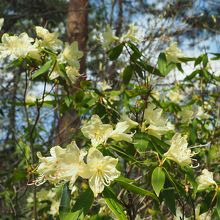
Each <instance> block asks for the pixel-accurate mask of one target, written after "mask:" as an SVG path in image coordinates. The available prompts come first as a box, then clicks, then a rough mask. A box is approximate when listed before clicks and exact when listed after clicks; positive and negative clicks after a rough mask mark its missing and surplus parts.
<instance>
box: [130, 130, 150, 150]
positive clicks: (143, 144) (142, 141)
mask: <svg viewBox="0 0 220 220" xmlns="http://www.w3.org/2000/svg"><path fill="white" fill-rule="evenodd" d="M133 140H134V141H133V144H134V147H135V148H136V149H137V150H138V151H140V152H145V151H146V149H147V147H148V144H149V139H148V138H147V137H146V134H145V133H136V134H135V135H134V139H133Z"/></svg>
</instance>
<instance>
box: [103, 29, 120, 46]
mask: <svg viewBox="0 0 220 220" xmlns="http://www.w3.org/2000/svg"><path fill="white" fill-rule="evenodd" d="M102 38H103V43H102V46H103V47H104V48H105V47H106V48H108V47H109V45H110V44H112V43H114V42H115V41H117V40H118V39H119V38H118V37H116V36H115V35H114V34H113V31H112V29H111V27H110V26H107V27H106V31H105V32H104V33H103V34H102Z"/></svg>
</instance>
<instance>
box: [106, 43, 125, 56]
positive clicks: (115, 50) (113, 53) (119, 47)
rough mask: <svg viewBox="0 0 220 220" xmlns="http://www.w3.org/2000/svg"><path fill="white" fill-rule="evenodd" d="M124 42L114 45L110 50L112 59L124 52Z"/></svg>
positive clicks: (109, 53)
mask: <svg viewBox="0 0 220 220" xmlns="http://www.w3.org/2000/svg"><path fill="white" fill-rule="evenodd" d="M123 47H124V44H119V45H117V46H116V47H113V48H111V49H110V50H109V52H108V56H109V59H110V60H116V59H117V58H118V57H119V56H120V54H121V53H122V50H123Z"/></svg>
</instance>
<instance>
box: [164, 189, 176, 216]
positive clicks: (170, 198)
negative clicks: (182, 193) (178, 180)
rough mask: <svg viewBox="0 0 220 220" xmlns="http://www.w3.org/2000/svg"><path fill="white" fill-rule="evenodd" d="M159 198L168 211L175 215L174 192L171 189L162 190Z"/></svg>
mask: <svg viewBox="0 0 220 220" xmlns="http://www.w3.org/2000/svg"><path fill="white" fill-rule="evenodd" d="M161 196H162V199H163V200H164V202H165V204H166V205H167V206H168V207H169V209H170V211H171V212H172V213H173V214H174V215H176V203H175V191H174V190H172V189H164V190H163V192H161Z"/></svg>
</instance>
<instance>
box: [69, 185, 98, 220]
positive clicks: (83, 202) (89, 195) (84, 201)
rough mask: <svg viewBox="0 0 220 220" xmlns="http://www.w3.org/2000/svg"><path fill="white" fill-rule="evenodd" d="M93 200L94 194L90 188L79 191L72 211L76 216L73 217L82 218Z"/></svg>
mask: <svg viewBox="0 0 220 220" xmlns="http://www.w3.org/2000/svg"><path fill="white" fill-rule="evenodd" d="M93 201H94V195H93V192H92V190H91V189H90V188H88V189H87V190H86V191H85V192H83V193H81V194H80V195H79V197H78V198H77V200H76V202H75V204H74V206H73V209H72V211H73V213H75V215H76V216H77V214H78V216H77V218H75V219H82V220H83V219H84V218H85V216H86V214H87V212H88V211H89V209H90V207H91V206H92V204H93Z"/></svg>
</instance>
